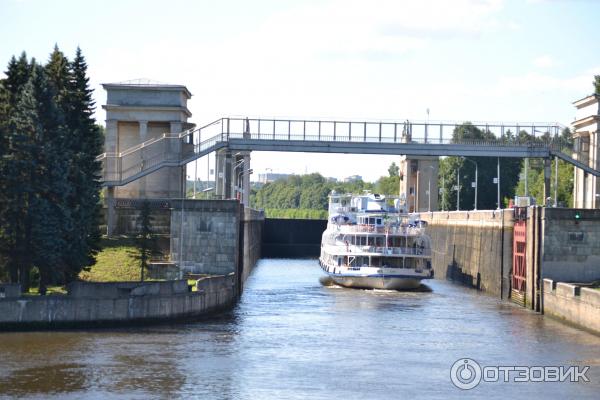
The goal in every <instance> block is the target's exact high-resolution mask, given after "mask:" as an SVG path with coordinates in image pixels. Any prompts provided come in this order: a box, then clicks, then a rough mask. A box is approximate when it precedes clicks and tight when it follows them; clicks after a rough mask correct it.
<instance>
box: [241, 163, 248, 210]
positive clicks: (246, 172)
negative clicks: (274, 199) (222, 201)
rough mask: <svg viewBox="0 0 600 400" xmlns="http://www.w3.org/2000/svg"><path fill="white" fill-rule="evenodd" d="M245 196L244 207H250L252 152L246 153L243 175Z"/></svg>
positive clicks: (243, 197)
mask: <svg viewBox="0 0 600 400" xmlns="http://www.w3.org/2000/svg"><path fill="white" fill-rule="evenodd" d="M242 186H243V190H244V192H243V196H242V203H243V204H244V207H250V154H247V155H244V175H243V184H242Z"/></svg>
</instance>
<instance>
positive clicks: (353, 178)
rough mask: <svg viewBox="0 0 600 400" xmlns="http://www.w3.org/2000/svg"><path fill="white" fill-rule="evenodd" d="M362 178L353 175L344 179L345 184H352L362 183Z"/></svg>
mask: <svg viewBox="0 0 600 400" xmlns="http://www.w3.org/2000/svg"><path fill="white" fill-rule="evenodd" d="M362 180H363V179H362V176H360V175H352V176H347V177H345V178H344V182H345V183H350V182H361V181H362Z"/></svg>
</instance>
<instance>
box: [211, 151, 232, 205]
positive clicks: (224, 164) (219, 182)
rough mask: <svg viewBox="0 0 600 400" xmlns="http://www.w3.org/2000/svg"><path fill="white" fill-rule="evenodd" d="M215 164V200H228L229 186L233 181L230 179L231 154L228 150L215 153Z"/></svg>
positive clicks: (229, 196)
mask: <svg viewBox="0 0 600 400" xmlns="http://www.w3.org/2000/svg"><path fill="white" fill-rule="evenodd" d="M216 164H217V171H216V176H215V181H216V187H215V191H216V194H217V198H220V199H229V198H231V186H232V184H233V182H232V181H233V179H231V174H232V160H231V152H230V151H229V149H223V150H219V151H217V153H216Z"/></svg>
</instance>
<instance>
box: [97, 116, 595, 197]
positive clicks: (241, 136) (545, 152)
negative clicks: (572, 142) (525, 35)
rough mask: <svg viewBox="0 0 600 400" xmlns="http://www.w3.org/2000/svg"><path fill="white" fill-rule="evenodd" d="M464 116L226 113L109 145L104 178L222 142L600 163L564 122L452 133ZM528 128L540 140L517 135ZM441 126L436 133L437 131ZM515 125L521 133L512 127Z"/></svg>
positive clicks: (176, 161)
mask: <svg viewBox="0 0 600 400" xmlns="http://www.w3.org/2000/svg"><path fill="white" fill-rule="evenodd" d="M459 125H460V124H454V123H444V122H434V123H428V122H409V121H406V122H352V121H349V122H341V121H314V120H273V119H271V120H263V119H242V118H222V119H219V120H217V121H214V122H212V123H210V124H208V125H206V126H203V127H200V128H197V129H194V130H189V131H185V132H183V133H180V134H163V135H162V136H161V137H159V138H155V139H152V140H149V141H146V142H144V143H141V144H140V145H137V146H134V147H132V148H130V149H128V150H126V151H123V152H121V153H105V154H102V155H100V156H99V157H98V160H99V161H102V163H103V185H104V186H121V185H125V184H127V183H129V182H132V181H135V180H136V179H139V178H141V177H143V176H145V175H148V174H150V173H152V172H154V171H156V170H158V169H160V168H163V167H175V166H183V165H186V164H187V163H189V162H192V161H194V160H196V159H198V158H200V157H203V156H204V155H206V154H209V153H211V152H213V151H216V150H219V149H221V148H229V149H231V150H234V151H286V152H312V153H348V154H383V155H415V156H466V157H468V156H479V157H481V156H483V157H519V158H548V157H552V156H557V157H559V158H561V159H563V160H565V161H567V162H569V163H571V164H573V165H575V166H576V167H577V168H581V169H583V170H585V171H586V172H588V173H590V174H592V175H594V176H600V171H597V170H594V169H592V168H590V167H589V166H587V165H585V164H583V163H581V162H579V161H577V160H576V159H575V158H573V157H571V156H570V154H573V149H572V147H570V146H569V145H568V144H566V143H564V142H563V141H562V140H561V139H560V137H559V134H560V132H561V130H562V128H563V127H562V126H560V125H558V124H547V123H543V124H539V123H538V124H502V123H494V124H491V123H483V124H482V123H478V124H473V125H474V126H476V127H477V128H479V129H481V130H483V131H486V132H491V133H493V134H494V135H496V139H494V140H468V139H463V140H452V139H448V137H449V136H450V135H451V132H452V131H453V130H454V129H455V128H456V127H457V126H459ZM523 130H525V131H526V132H528V133H529V134H530V135H531V136H533V139H532V140H529V141H527V142H522V141H519V140H516V139H514V133H515V132H517V133H518V132H520V131H523ZM433 132H435V133H436V134H435V136H434V135H432V133H433ZM510 132H512V133H513V134H512V135H510Z"/></svg>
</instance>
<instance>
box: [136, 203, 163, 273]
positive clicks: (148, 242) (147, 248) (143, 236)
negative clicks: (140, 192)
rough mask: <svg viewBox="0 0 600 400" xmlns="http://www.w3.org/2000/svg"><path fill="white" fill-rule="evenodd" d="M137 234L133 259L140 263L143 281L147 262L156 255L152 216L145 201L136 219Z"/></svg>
mask: <svg viewBox="0 0 600 400" xmlns="http://www.w3.org/2000/svg"><path fill="white" fill-rule="evenodd" d="M138 225H139V232H138V235H137V238H136V254H135V258H136V259H137V260H139V261H140V280H141V281H143V280H144V271H145V270H147V269H148V261H150V258H151V257H152V256H154V255H156V254H157V253H158V252H157V249H156V240H155V237H154V234H153V233H152V216H151V214H150V203H149V202H148V201H147V200H146V201H144V202H143V203H142V209H141V212H140V216H139V218H138Z"/></svg>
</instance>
